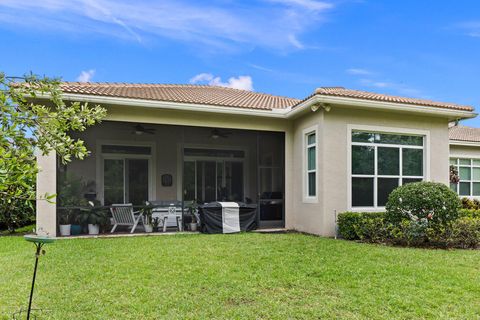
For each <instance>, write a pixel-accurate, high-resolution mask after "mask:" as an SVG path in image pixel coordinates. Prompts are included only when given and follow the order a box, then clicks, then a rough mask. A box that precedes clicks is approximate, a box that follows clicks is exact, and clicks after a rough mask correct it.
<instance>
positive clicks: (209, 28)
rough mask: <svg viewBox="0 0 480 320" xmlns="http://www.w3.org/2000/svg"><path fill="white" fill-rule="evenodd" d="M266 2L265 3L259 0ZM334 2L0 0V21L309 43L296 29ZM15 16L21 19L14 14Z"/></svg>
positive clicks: (144, 35) (52, 28) (267, 44)
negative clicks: (305, 41)
mask: <svg viewBox="0 0 480 320" xmlns="http://www.w3.org/2000/svg"><path fill="white" fill-rule="evenodd" d="M265 2H268V3H269V5H265ZM333 7H334V6H333V5H332V4H331V3H330V2H326V1H315V0H263V3H262V1H260V3H255V4H253V3H249V2H239V3H238V4H236V3H234V2H230V1H216V2H195V1H187V0H180V1H179V0H163V1H150V0H138V1H127V0H42V1H31V0H1V1H0V11H1V13H0V23H2V24H4V25H12V26H15V27H17V26H22V27H24V28H32V29H33V28H35V29H36V30H37V29H41V30H44V31H48V32H54V33H58V32H59V31H63V32H67V33H87V34H103V35H109V36H114V37H118V38H124V39H125V38H126V39H132V40H134V41H137V42H143V41H144V39H148V38H155V37H161V38H170V39H174V40H176V41H181V42H185V43H187V44H188V45H192V44H197V45H198V47H199V48H202V49H203V50H210V51H217V52H218V50H216V49H219V48H221V49H232V50H251V49H252V48H254V47H263V48H268V49H273V50H283V51H286V50H300V49H303V48H309V47H310V46H307V45H305V44H303V43H302V41H301V38H302V35H304V34H305V33H307V32H308V31H311V30H313V29H315V28H316V27H318V26H319V25H321V24H322V22H323V21H324V20H325V17H326V14H327V13H328V12H329V11H331V10H332V8H333ZM19 16H21V17H22V18H21V19H18V17H19Z"/></svg>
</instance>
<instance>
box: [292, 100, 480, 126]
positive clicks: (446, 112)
mask: <svg viewBox="0 0 480 320" xmlns="http://www.w3.org/2000/svg"><path fill="white" fill-rule="evenodd" d="M315 103H328V104H332V105H344V106H351V107H352V106H353V107H361V108H364V109H376V110H379V109H380V110H386V111H401V112H414V113H422V114H426V115H433V116H440V117H446V118H449V119H452V120H458V119H468V118H474V117H476V116H477V114H476V113H474V112H472V111H462V110H454V109H446V108H439V107H428V106H421V105H413V104H405V103H394V102H383V101H373V100H364V99H355V98H346V97H334V96H322V95H315V96H313V97H311V98H309V99H308V100H305V101H304V102H302V103H301V104H300V105H298V106H296V107H295V108H293V109H292V111H291V112H290V113H289V114H288V115H289V116H292V114H296V113H299V112H300V111H302V110H304V109H305V108H308V107H309V106H311V105H312V104H315Z"/></svg>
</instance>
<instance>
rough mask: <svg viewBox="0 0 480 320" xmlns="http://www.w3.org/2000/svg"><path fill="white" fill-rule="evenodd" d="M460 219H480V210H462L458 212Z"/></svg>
mask: <svg viewBox="0 0 480 320" xmlns="http://www.w3.org/2000/svg"><path fill="white" fill-rule="evenodd" d="M458 217H459V218H475V219H480V210H475V209H460V210H458Z"/></svg>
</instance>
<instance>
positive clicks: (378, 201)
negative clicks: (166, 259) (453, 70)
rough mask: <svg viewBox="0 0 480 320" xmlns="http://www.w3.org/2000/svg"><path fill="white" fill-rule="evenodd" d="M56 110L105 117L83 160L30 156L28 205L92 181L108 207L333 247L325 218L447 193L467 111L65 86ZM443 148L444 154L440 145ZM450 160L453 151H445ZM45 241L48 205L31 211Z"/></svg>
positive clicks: (368, 99) (349, 93) (358, 95)
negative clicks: (70, 181) (318, 239)
mask: <svg viewBox="0 0 480 320" xmlns="http://www.w3.org/2000/svg"><path fill="white" fill-rule="evenodd" d="M62 89H63V91H64V99H65V100H70V101H88V102H90V103H94V104H101V105H103V106H104V107H106V108H107V110H108V116H107V118H106V120H105V121H104V122H102V123H101V124H100V125H97V126H95V127H92V128H90V129H88V130H86V131H85V132H84V133H80V134H78V136H79V137H81V138H82V139H84V140H85V142H86V145H87V147H88V149H89V150H91V151H92V154H91V156H90V157H88V158H87V159H86V160H84V161H73V162H72V163H71V164H70V165H68V166H67V168H63V167H61V166H60V165H59V164H57V161H56V156H55V154H50V155H48V156H40V157H39V158H38V162H39V165H40V167H41V168H42V171H41V172H40V173H39V175H38V193H39V194H44V193H45V192H49V193H51V194H52V193H56V192H57V185H56V181H57V180H56V177H57V175H58V174H65V172H73V173H75V174H76V175H79V176H81V177H82V178H83V179H84V180H85V181H94V182H95V186H94V187H93V188H92V190H89V191H91V193H92V194H93V195H94V196H96V198H97V199H98V200H100V201H101V202H102V203H104V204H106V205H108V204H111V203H118V202H133V203H136V204H141V203H142V202H143V201H145V200H148V199H150V200H171V199H179V200H194V199H196V200H198V201H199V202H209V201H216V200H229V201H246V202H253V203H258V204H259V210H258V212H259V213H258V222H259V224H260V226H265V227H269V226H270V227H273V226H276V227H285V228H287V229H295V230H298V231H303V232H308V233H313V234H319V235H325V236H332V235H334V233H335V213H339V212H342V211H346V210H361V211H367V210H369V211H370V210H383V209H384V206H385V203H386V201H387V197H388V194H389V193H390V192H391V190H393V189H394V188H396V187H397V186H399V185H402V184H405V183H409V182H414V181H420V180H428V181H438V182H442V183H445V184H448V182H449V176H448V172H449V170H448V169H449V160H448V159H449V139H448V134H449V123H450V122H453V121H458V120H461V119H466V118H472V117H474V116H475V114H474V113H473V108H472V107H470V106H461V105H456V104H450V103H440V102H433V101H428V100H422V99H411V98H403V97H395V96H387V95H382V94H375V93H369V92H363V91H356V90H348V89H344V88H341V87H333V88H319V89H317V90H315V92H314V93H313V94H311V95H310V96H308V97H307V98H305V99H303V100H297V99H292V98H286V97H280V96H273V95H269V94H263V93H257V92H249V91H243V90H236V89H229V88H222V87H211V86H193V85H160V84H158V85H157V84H151V85H150V84H119V83H64V84H63V85H62ZM450 147H452V148H454V146H452V145H450ZM455 148H456V146H455ZM37 226H38V228H39V229H43V230H45V231H47V232H49V233H50V234H52V235H53V234H56V230H57V210H56V205H55V204H52V203H48V202H46V201H38V202H37Z"/></svg>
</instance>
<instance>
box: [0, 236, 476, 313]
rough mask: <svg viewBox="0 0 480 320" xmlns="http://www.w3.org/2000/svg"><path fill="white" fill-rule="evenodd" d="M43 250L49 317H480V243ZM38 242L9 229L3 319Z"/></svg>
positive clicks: (226, 242) (163, 242)
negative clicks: (473, 247)
mask: <svg viewBox="0 0 480 320" xmlns="http://www.w3.org/2000/svg"><path fill="white" fill-rule="evenodd" d="M46 251H47V253H46V256H44V257H41V258H40V259H41V261H40V264H39V271H38V278H37V287H36V296H35V300H34V304H35V306H36V307H38V308H44V309H49V311H48V312H47V313H45V314H44V316H45V317H42V319H248V318H250V319H312V318H315V319H318V318H329V319H346V318H348V319H412V318H415V319H422V318H428V319H442V318H443V319H453V318H456V319H477V318H480V298H479V296H480V270H479V268H480V251H469V250H452V251H443V250H425V249H408V248H395V247H385V246H376V245H369V244H360V243H354V242H347V241H341V240H332V239H324V238H318V237H313V236H308V235H302V234H238V235H175V236H158V237H134V238H114V239H112V238H110V239H76V240H63V241H57V242H56V243H54V244H52V245H48V246H47V247H46ZM33 252H34V248H33V245H32V244H30V243H27V242H26V241H24V240H23V239H22V238H21V237H3V238H0V319H7V318H9V316H10V315H11V313H12V312H14V311H15V310H17V309H18V308H19V307H20V306H25V305H26V303H27V300H28V293H29V285H30V281H31V276H32V274H31V272H32V268H33V262H34V254H33Z"/></svg>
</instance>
